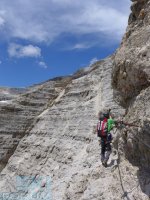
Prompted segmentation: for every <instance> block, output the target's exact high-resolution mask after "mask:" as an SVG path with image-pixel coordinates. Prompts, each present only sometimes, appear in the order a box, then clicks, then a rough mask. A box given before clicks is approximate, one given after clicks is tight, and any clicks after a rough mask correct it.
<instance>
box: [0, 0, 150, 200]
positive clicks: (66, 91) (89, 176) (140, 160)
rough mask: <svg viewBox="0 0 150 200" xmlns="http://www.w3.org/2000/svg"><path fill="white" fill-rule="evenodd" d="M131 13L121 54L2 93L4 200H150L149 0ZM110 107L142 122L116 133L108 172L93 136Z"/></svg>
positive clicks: (0, 176) (0, 179) (0, 188)
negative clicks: (101, 115) (102, 112)
mask: <svg viewBox="0 0 150 200" xmlns="http://www.w3.org/2000/svg"><path fill="white" fill-rule="evenodd" d="M131 10H132V13H131V15H130V17H129V25H128V27H127V32H126V33H125V35H124V37H123V40H122V43H121V46H120V48H119V49H118V50H117V52H116V53H115V55H113V56H111V57H109V58H106V59H105V60H102V61H99V62H97V63H95V64H94V65H92V66H91V67H90V68H87V69H82V70H79V71H78V72H77V73H75V74H74V75H73V76H68V77H60V78H55V79H53V80H49V81H47V82H45V83H42V84H39V85H35V86H32V87H30V88H27V89H26V90H24V91H19V92H17V93H16V92H14V93H13V95H11V98H10V95H9V94H8V92H7V93H6V92H5V91H6V90H4V89H1V94H0V98H1V100H0V111H1V115H0V169H1V173H0V199H5V200H6V199H9V200H11V199H15V200H20V199H23V200H31V199H36V200H37V199H38V200H41V199H44V200H50V199H52V200H76V199H80V200H121V199H127V200H135V199H136V200H148V199H149V198H150V131H149V130H150V84H149V76H150V71H149V69H150V67H149V59H150V54H149V44H150V41H149V30H150V25H149V23H150V16H149V15H150V14H149V13H150V12H149V10H150V1H146V0H139V1H133V5H132V6H131ZM4 93H5V95H6V96H4ZM7 95H8V96H9V97H8V96H7ZM104 107H107V108H111V109H112V112H113V113H114V114H115V117H116V118H117V117H119V116H125V117H124V121H126V122H128V123H130V124H132V125H136V126H126V127H120V128H119V127H118V129H114V133H113V137H114V139H113V144H112V145H113V152H112V154H111V157H110V159H109V163H108V167H107V168H104V167H103V166H102V165H101V162H100V146H99V144H98V141H97V136H96V134H94V133H95V125H96V123H97V114H98V112H99V110H101V109H102V108H104ZM137 126H138V127H137Z"/></svg>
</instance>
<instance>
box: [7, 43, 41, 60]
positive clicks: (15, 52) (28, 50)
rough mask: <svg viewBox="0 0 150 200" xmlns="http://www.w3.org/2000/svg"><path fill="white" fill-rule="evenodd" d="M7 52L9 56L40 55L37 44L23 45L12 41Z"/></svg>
mask: <svg viewBox="0 0 150 200" xmlns="http://www.w3.org/2000/svg"><path fill="white" fill-rule="evenodd" d="M8 53H9V56H10V57H17V58H21V57H40V56H41V49H40V48H39V47H37V46H33V45H27V46H23V45H20V44H15V43H12V44H10V45H9V48H8Z"/></svg>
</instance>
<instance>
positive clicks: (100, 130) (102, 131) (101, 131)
mask: <svg viewBox="0 0 150 200" xmlns="http://www.w3.org/2000/svg"><path fill="white" fill-rule="evenodd" d="M107 121H108V119H107V118H104V119H103V120H100V121H99V122H98V124H97V136H98V137H107V133H108V130H107V127H108V123H107Z"/></svg>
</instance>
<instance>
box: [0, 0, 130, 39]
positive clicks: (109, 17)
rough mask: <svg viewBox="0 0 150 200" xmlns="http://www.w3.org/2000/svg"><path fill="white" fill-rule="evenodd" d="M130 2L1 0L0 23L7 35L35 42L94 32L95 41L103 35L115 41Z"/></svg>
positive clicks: (124, 21) (112, 0) (122, 28)
mask: <svg viewBox="0 0 150 200" xmlns="http://www.w3.org/2000/svg"><path fill="white" fill-rule="evenodd" d="M129 4H130V1H129V0H121V1H119V0H109V1H106V0H92V1H91V0H86V1H81V0H76V1H74V0H44V1H43V0H36V1H35V0H25V1H20V0H13V1H12V0H7V1H6V0H1V1H0V8H1V9H2V10H3V13H2V14H1V13H0V19H1V20H0V23H4V22H5V23H4V30H5V32H7V34H8V36H9V37H10V38H12V37H14V38H20V39H25V40H30V41H34V42H43V41H44V42H46V43H51V42H53V41H55V40H56V39H57V38H58V37H59V36H60V35H62V34H63V33H67V34H71V35H74V36H84V35H87V34H90V35H92V34H94V37H95V40H97V42H98V39H99V38H100V35H101V34H102V35H106V36H107V37H108V38H109V40H114V41H116V40H118V39H119V40H120V38H121V36H122V34H123V33H124V30H125V28H126V25H127V20H128V14H129ZM1 17H2V18H1ZM2 19H3V21H2ZM82 39H83V38H82Z"/></svg>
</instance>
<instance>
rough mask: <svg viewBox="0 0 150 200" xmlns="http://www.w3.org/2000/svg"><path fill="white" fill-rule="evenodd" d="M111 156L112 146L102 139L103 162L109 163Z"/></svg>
mask: <svg viewBox="0 0 150 200" xmlns="http://www.w3.org/2000/svg"><path fill="white" fill-rule="evenodd" d="M110 154H111V144H110V141H107V139H106V138H101V161H102V162H103V161H104V160H105V161H108V159H109V156H110Z"/></svg>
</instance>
